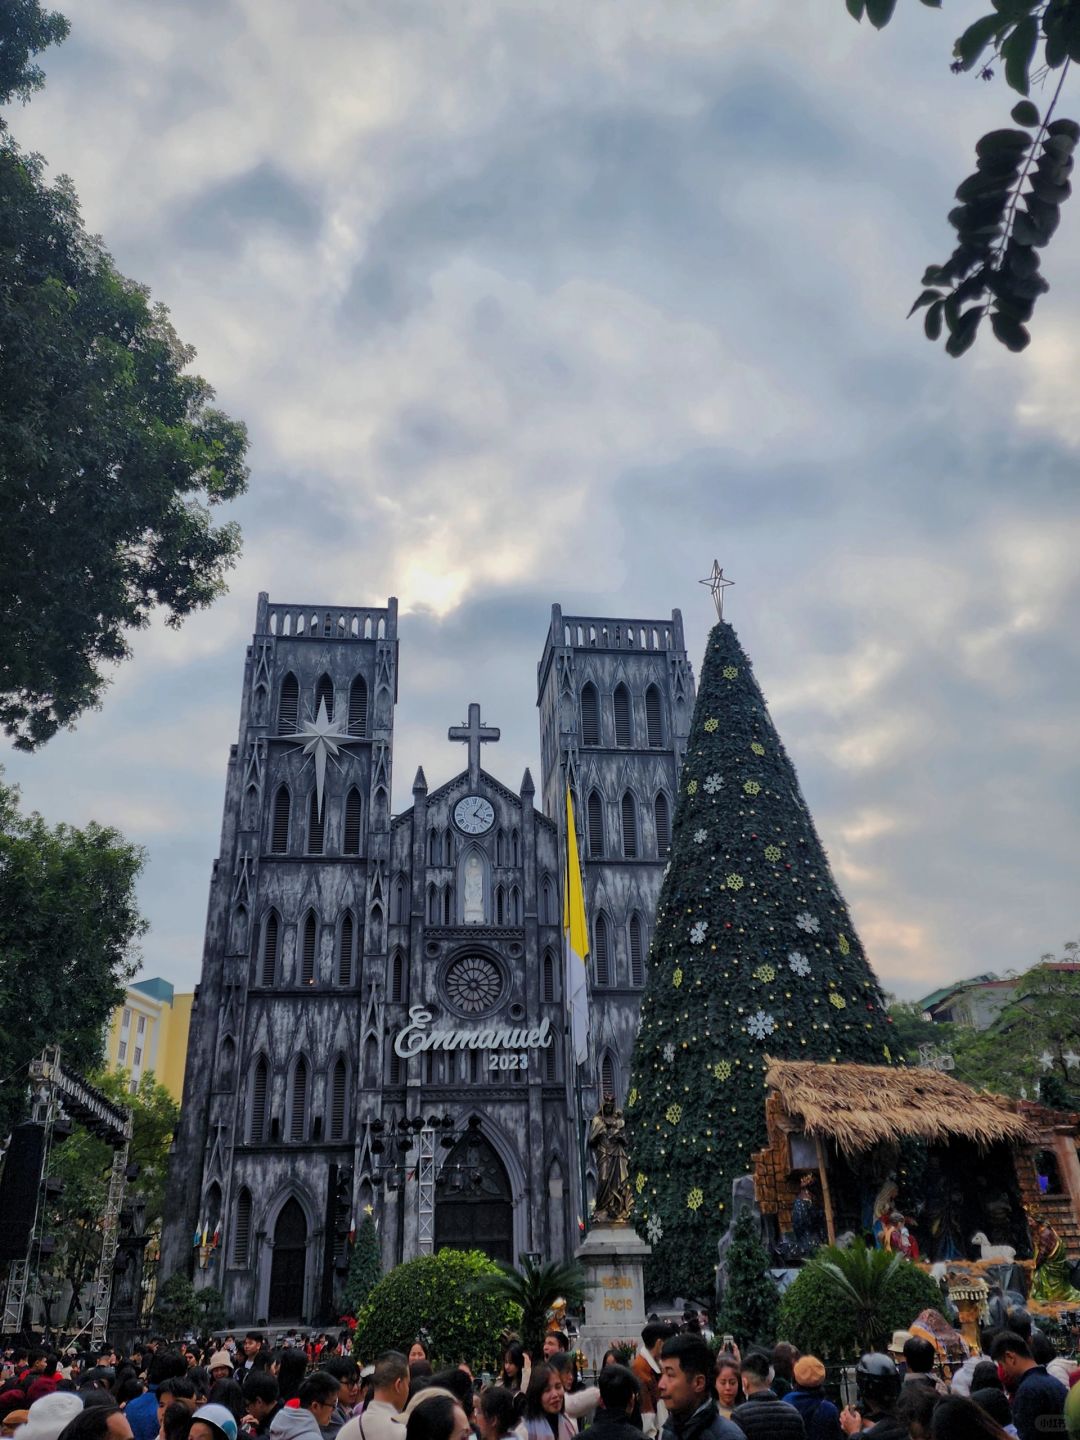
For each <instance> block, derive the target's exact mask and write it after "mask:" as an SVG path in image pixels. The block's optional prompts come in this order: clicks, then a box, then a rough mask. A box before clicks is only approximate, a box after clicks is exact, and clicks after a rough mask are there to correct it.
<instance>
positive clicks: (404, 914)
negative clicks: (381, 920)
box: [390, 875, 409, 925]
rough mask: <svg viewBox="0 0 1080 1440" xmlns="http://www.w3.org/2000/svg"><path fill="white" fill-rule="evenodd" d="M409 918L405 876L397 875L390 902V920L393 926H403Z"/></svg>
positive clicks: (407, 890) (407, 889)
mask: <svg viewBox="0 0 1080 1440" xmlns="http://www.w3.org/2000/svg"><path fill="white" fill-rule="evenodd" d="M408 918H409V888H408V886H407V885H406V884H405V876H404V875H399V876H398V877H397V879H396V880H395V881H394V894H393V898H392V899H391V902H390V919H391V921H392V922H393V923H394V924H395V925H404V924H405V923H406V921H407V920H408Z"/></svg>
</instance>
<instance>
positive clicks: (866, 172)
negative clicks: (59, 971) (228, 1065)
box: [7, 0, 1080, 995]
mask: <svg viewBox="0 0 1080 1440" xmlns="http://www.w3.org/2000/svg"><path fill="white" fill-rule="evenodd" d="M57 3H59V0H57ZM64 8H66V10H67V12H68V13H69V14H70V17H71V20H72V34H71V37H70V39H69V40H68V41H67V43H66V44H65V45H64V46H63V47H62V48H61V49H60V50H58V51H56V52H55V53H53V54H52V55H49V56H46V57H45V68H46V70H47V74H48V85H47V88H46V90H45V91H44V93H42V94H41V95H39V96H38V97H36V98H35V99H34V101H33V102H32V104H31V105H30V106H29V107H28V108H27V109H25V110H17V111H16V112H14V113H13V114H12V115H11V116H10V117H9V118H10V120H11V124H12V128H13V130H14V132H15V134H16V136H17V137H18V138H19V139H20V141H21V142H22V143H23V144H24V145H26V146H27V147H30V148H35V149H38V150H40V151H41V152H42V153H43V154H44V155H45V156H46V157H47V159H48V160H49V162H50V164H51V166H52V168H53V171H54V172H61V171H66V172H67V173H69V174H70V175H71V176H72V177H73V179H74V181H75V184H76V187H77V189H78V191H79V194H80V196H81V199H82V203H83V208H84V212H85V216H86V220H87V224H88V226H89V227H90V228H91V229H93V230H95V231H100V232H101V233H102V234H103V235H104V236H105V238H106V241H107V243H108V245H109V247H110V249H111V250H112V252H113V254H114V255H115V257H116V260H117V262H118V264H119V265H120V267H121V268H122V269H123V270H124V271H125V272H126V273H127V274H129V275H132V276H134V277H136V278H138V279H139V280H141V281H143V282H145V283H146V284H148V285H149V286H150V287H151V289H152V291H153V294H154V296H155V298H158V299H160V300H162V301H164V302H165V303H166V304H167V305H168V306H169V307H170V309H171V311H172V314H173V318H174V322H175V324H176V327H177V329H178V331H179V333H180V335H181V336H182V337H183V338H184V339H185V340H187V341H189V342H191V343H192V344H194V345H195V346H196V347H197V349H198V352H199V355H198V362H197V365H198V369H199V370H200V372H201V373H202V374H204V375H205V376H206V377H207V378H208V379H209V380H210V381H211V383H212V384H213V385H215V386H216V388H217V390H218V395H219V400H220V403H221V404H222V405H223V406H224V407H225V408H226V409H227V410H228V411H229V412H230V413H232V414H234V415H236V416H240V417H242V418H244V419H245V420H246V421H247V423H248V425H249V427H250V431H251V437H252V446H251V454H250V461H251V466H252V481H251V488H250V492H249V494H248V496H247V497H246V498H245V499H244V500H243V501H242V502H241V503H240V504H238V505H237V506H235V507H234V513H235V514H236V517H237V518H238V519H239V520H240V521H241V523H242V526H243V529H244V533H245V537H246V543H245V552H244V557H243V560H242V561H241V563H240V565H239V567H238V568H237V570H236V571H235V573H234V575H233V578H232V585H231V593H230V594H229V596H228V597H227V598H226V599H224V600H223V601H221V602H220V603H219V604H218V605H217V606H216V607H215V608H214V609H213V611H212V612H210V613H207V614H204V615H201V616H199V617H197V618H196V619H194V620H192V621H190V622H189V623H188V624H187V625H186V626H185V628H184V629H183V630H182V631H181V632H179V633H178V634H173V633H171V632H168V631H166V630H165V629H164V628H163V627H155V628H154V629H152V630H151V631H149V632H147V633H145V634H143V635H141V636H139V637H137V639H136V643H135V658H134V660H133V661H131V662H130V663H129V664H127V665H125V666H124V667H122V669H121V670H120V671H119V672H118V673H117V675H116V679H115V682H114V683H113V685H112V688H111V690H110V691H109V694H108V697H107V700H106V703H105V705H104V707H103V709H102V710H101V711H100V712H99V713H96V714H93V715H91V716H88V717H87V718H86V719H84V720H83V721H82V722H81V724H80V725H79V728H78V730H77V732H76V733H74V734H65V735H62V736H60V737H59V738H57V739H55V740H54V741H52V742H51V743H50V744H49V745H48V746H47V747H46V748H45V749H44V750H43V751H42V752H41V753H40V754H38V755H36V756H33V757H29V758H27V757H9V758H8V760H7V771H8V776H9V778H12V779H15V780H17V781H18V782H19V783H20V784H21V786H22V788H23V792H24V797H25V801H26V803H27V804H28V805H29V806H32V807H35V808H38V809H40V810H41V811H42V812H43V813H44V814H45V815H46V816H47V817H49V818H50V819H61V818H64V819H69V820H72V821H77V822H82V821H85V820H87V819H90V818H91V817H93V818H96V819H98V820H101V821H103V822H108V823H112V824H115V825H117V826H119V827H121V828H122V829H123V830H124V831H125V832H126V833H127V834H128V835H129V836H130V837H131V838H133V839H135V840H138V841H140V842H141V843H142V844H144V845H145V846H146V847H147V850H148V852H149V863H148V866H147V869H146V873H145V876H144V879H143V882H142V899H143V905H144V908H145V912H146V914H147V916H148V918H149V919H150V921H151V923H152V929H151V931H150V934H149V935H148V937H147V939H146V942H145V946H144V969H145V971H146V972H147V973H149V974H162V975H165V976H167V977H169V978H171V979H172V980H173V981H174V983H176V984H177V986H178V987H179V988H185V987H190V986H191V985H192V984H193V983H194V981H195V980H196V979H197V976H198V969H199V964H200V952H201V931H202V922H203V917H204V913H205V903H206V894H207V884H208V879H209V872H210V865H211V861H212V859H213V856H214V854H215V850H216V845H217V840H218V833H219V827H220V819H221V800H222V793H223V781H224V771H225V762H226V758H227V752H228V746H229V744H230V742H231V741H232V740H234V739H235V738H236V723H237V714H238V702H239V693H240V680H241V674H242V667H243V655H244V646H245V643H246V641H247V638H248V636H249V633H250V631H251V628H252V623H253V618H254V611H255V602H256V596H257V592H258V591H259V590H268V591H269V592H270V594H271V597H272V598H273V599H277V600H286V601H298V602H300V601H302V602H312V603H316V602H317V603H322V602H324V601H325V602H334V603H337V602H343V603H353V604H372V603H381V602H383V601H384V600H385V597H386V596H387V595H388V594H396V595H397V596H399V597H400V601H401V605H402V609H403V612H404V613H403V619H402V623H401V637H402V638H401V691H400V703H399V706H398V712H397V744H396V764H395V787H394V788H395V805H396V807H397V808H403V807H404V806H405V805H407V804H408V803H409V789H410V783H411V780H412V776H413V773H414V771H415V768H416V765H417V764H418V763H421V762H422V763H423V764H424V766H425V769H426V772H427V775H428V779H429V781H430V782H431V783H432V784H435V783H438V782H439V781H441V780H443V779H445V778H447V777H448V776H449V775H450V774H451V773H453V772H454V771H456V770H457V769H458V768H460V765H461V763H462V760H463V755H462V752H461V750H460V747H456V746H451V745H450V744H448V743H447V741H446V738H445V732H446V727H447V725H448V724H450V723H454V722H456V721H458V720H460V719H461V717H462V716H463V715H464V712H465V709H466V705H467V703H468V701H469V700H472V699H478V700H480V701H482V703H483V706H484V714H485V719H487V720H489V721H490V722H492V723H497V724H500V725H501V726H502V730H503V740H502V743H501V744H500V745H499V746H498V747H497V749H495V750H493V751H492V750H489V751H488V752H487V756H486V764H487V765H488V767H489V768H490V769H492V770H493V771H494V772H495V773H497V774H499V775H501V776H503V777H504V778H505V779H506V780H507V781H508V782H510V783H515V784H516V782H517V780H518V779H519V777H520V774H521V771H522V769H523V767H524V766H525V765H526V764H531V765H533V767H534V770H536V771H538V760H537V752H538V736H537V725H536V712H535V710H534V708H533V707H534V702H535V690H534V687H535V673H536V670H535V666H536V661H537V659H538V657H539V654H540V650H541V647H542V644H543V639H544V634H545V631H546V626H547V623H548V619H549V614H550V609H549V607H550V605H551V602H552V601H555V600H557V601H560V602H561V603H562V604H563V606H564V608H566V609H567V610H568V611H570V612H578V613H582V612H584V613H597V614H613V615H623V616H628V615H635V616H646V617H653V616H657V615H664V614H666V613H668V612H669V611H670V610H671V609H672V607H675V606H678V607H681V608H682V610H683V613H684V615H685V617H686V621H687V634H688V644H689V649H690V654H691V659H692V661H693V663H694V666H695V669H696V668H697V666H698V663H699V660H700V655H701V652H702V648H703V644H704V639H705V635H706V632H707V628H708V624H709V618H710V615H709V609H708V597H707V595H706V594H705V592H704V591H703V590H700V589H699V588H698V586H697V585H696V584H695V583H694V582H695V581H696V579H697V577H698V576H699V575H704V574H705V573H706V572H707V570H708V568H709V565H710V563H711V561H712V559H713V556H714V554H715V555H717V556H718V557H719V558H720V561H721V563H722V564H723V565H724V566H725V568H726V570H727V572H728V574H730V575H732V576H733V577H734V578H735V579H736V581H737V588H736V589H735V590H734V591H731V592H729V603H730V610H729V614H730V616H731V618H732V619H733V620H734V622H735V624H736V626H737V629H738V631H739V634H740V638H741V639H742V641H743V643H744V645H745V646H746V647H747V649H748V651H749V652H750V654H751V656H752V658H753V660H754V663H755V667H756V670H757V674H758V678H759V680H760V681H761V684H762V686H763V688H764V691H765V694H766V697H767V698H768V700H769V702H770V704H771V708H772V711H773V715H774V718H775V719H776V722H777V724H778V725H779V727H780V730H781V733H782V734H783V736H784V738H785V742H786V744H787V747H788V749H789V750H790V752H791V753H792V755H793V757H794V758H795V761H796V763H797V765H798V766H799V769H800V774H801V777H802V782H803V787H804V790H805V792H806V795H807V798H808V801H809V803H810V806H811V808H812V810H813V811H814V813H815V815H816V818H817V821H818V825H819V828H820V829H821V832H822V834H823V837H824V839H825V842H826V845H827V846H828V848H829V850H830V854H831V856H832V860H833V864H834V866H835V868H836V870H837V873H838V877H839V879H840V883H841V886H842V887H843V888H844V890H845V892H846V894H847V896H848V898H849V900H850V902H851V904H852V907H853V910H854V913H855V917H856V920H857V922H858V924H859V928H860V931H861V934H862V937H863V940H864V942H865V944H866V947H867V949H868V951H869V953H870V955H871V958H872V959H873V961H874V963H875V964H876V966H877V969H878V971H879V974H880V976H881V978H882V980H883V981H884V983H885V984H886V985H887V986H888V987H891V988H894V989H895V990H897V991H899V992H900V993H903V994H907V995H915V994H919V993H922V992H924V991H925V990H927V989H929V988H931V987H932V986H934V985H936V984H939V983H940V982H941V981H943V980H945V979H947V978H950V977H953V976H962V975H965V974H970V973H973V972H978V971H982V970H998V971H1001V970H1004V969H1007V968H1009V967H1023V966H1025V965H1027V964H1028V963H1030V962H1031V961H1032V960H1034V959H1036V958H1037V957H1038V955H1039V954H1040V953H1041V952H1043V951H1045V950H1047V949H1051V948H1054V947H1057V946H1059V945H1060V944H1061V942H1062V941H1064V940H1066V939H1068V938H1070V937H1071V936H1073V935H1074V934H1076V933H1077V930H1078V929H1080V925H1078V917H1077V907H1076V904H1075V894H1076V881H1075V867H1076V855H1077V854H1078V852H1080V820H1078V814H1077V796H1078V793H1080V790H1078V783H1077V782H1078V774H1077V771H1078V764H1077V758H1076V756H1077V751H1076V734H1077V721H1078V713H1077V712H1078V701H1080V682H1078V676H1080V666H1078V660H1080V654H1078V650H1080V640H1078V638H1077V637H1078V629H1080V627H1078V626H1077V624H1076V620H1075V618H1074V617H1075V614H1076V610H1077V601H1078V589H1080V586H1078V580H1077V564H1076V558H1075V557H1076V554H1077V549H1078V542H1080V502H1078V500H1077V485H1076V475H1075V471H1076V458H1077V447H1078V445H1080V406H1078V405H1077V402H1076V375H1077V373H1080V356H1078V354H1077V350H1078V342H1077V339H1076V337H1077V335H1078V333H1080V323H1078V322H1080V302H1078V298H1077V297H1078V296H1080V259H1078V258H1077V255H1076V249H1077V246H1076V238H1077V235H1078V233H1080V231H1078V224H1080V220H1078V217H1077V215H1076V214H1075V213H1072V214H1070V213H1068V209H1066V218H1065V221H1064V223H1063V225H1062V227H1061V230H1060V231H1059V234H1058V236H1057V238H1056V240H1055V243H1054V245H1053V246H1052V247H1051V250H1050V252H1049V255H1048V257H1047V262H1046V273H1047V274H1048V277H1049V278H1050V280H1051V283H1052V286H1053V289H1052V291H1051V295H1050V296H1049V297H1048V299H1047V300H1044V301H1043V302H1042V306H1041V311H1040V312H1039V313H1037V316H1036V322H1035V335H1036V338H1035V341H1034V343H1033V344H1032V346H1031V348H1030V350H1029V351H1028V352H1027V353H1026V354H1025V355H1023V356H1020V357H1016V356H1011V355H1008V354H1007V353H1006V352H1004V351H1003V350H1001V349H1000V348H999V347H997V346H991V344H990V343H989V339H987V341H986V342H985V343H984V342H980V344H979V345H978V346H977V347H976V350H975V351H974V352H971V353H969V355H968V357H967V358H966V359H965V360H963V361H960V362H956V361H951V360H949V359H947V358H946V357H945V356H944V354H943V352H942V350H941V349H940V347H933V346H930V345H929V344H927V343H926V342H925V341H924V340H922V339H921V333H920V331H919V329H918V328H917V322H916V321H910V322H906V321H905V319H904V314H905V311H906V309H907V307H908V305H909V304H910V301H911V299H912V298H913V296H914V294H915V293H916V292H917V289H918V280H919V277H920V275H921V273H922V270H923V268H924V266H925V265H926V264H927V263H929V262H931V261H934V260H940V259H943V258H944V257H945V255H946V254H947V253H948V249H949V236H950V234H951V232H950V231H948V229H947V227H946V224H945V215H946V213H947V211H948V209H949V206H950V196H951V193H952V190H953V188H954V187H955V185H956V184H957V183H958V182H959V181H960V180H961V179H962V178H963V176H964V175H965V174H966V173H967V170H968V169H969V168H970V156H971V151H972V147H973V144H974V141H975V139H976V138H977V136H978V135H979V134H980V133H982V130H984V129H987V128H990V127H991V126H992V125H994V124H998V123H1002V122H1003V121H1004V118H1005V115H1006V113H1007V110H1008V108H1009V99H1008V95H1007V93H1006V92H1005V91H1004V90H1003V88H1002V87H1001V86H1000V85H999V84H996V83H995V84H993V85H984V84H982V83H980V82H979V81H977V80H976V79H974V78H973V77H963V78H957V77H954V76H952V75H950V73H949V70H948V60H949V50H950V42H951V37H952V36H954V35H955V34H956V33H958V31H959V30H960V29H961V28H962V26H963V25H964V24H965V23H967V19H969V18H971V17H973V16H974V15H977V14H979V13H981V12H982V11H983V10H985V9H986V8H987V7H986V5H985V3H984V0H974V3H969V0H954V3H950V4H949V5H948V6H946V7H945V11H944V13H942V12H937V11H933V10H928V9H926V8H924V7H923V6H921V5H918V4H916V3H915V0H901V3H900V5H899V10H900V12H901V13H900V16H899V18H898V20H897V21H896V22H895V23H894V24H893V26H891V27H890V28H889V29H888V30H886V31H885V32H883V34H881V35H879V34H877V33H875V32H873V31H872V30H870V29H869V28H868V27H867V26H865V25H864V26H861V27H860V26H857V25H856V24H854V22H852V21H851V20H850V19H849V18H848V17H847V15H846V12H845V10H844V5H843V0H813V3H801V4H798V3H793V0H367V3H364V0H337V3H335V0H306V3H305V4H303V5H297V4H295V3H293V0H153V3H152V4H148V3H146V0H69V4H68V5H67V6H66V7H64ZM1035 98H1036V99H1038V98H1039V96H1038V95H1036V96H1035Z"/></svg>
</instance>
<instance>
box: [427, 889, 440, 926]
mask: <svg viewBox="0 0 1080 1440" xmlns="http://www.w3.org/2000/svg"><path fill="white" fill-rule="evenodd" d="M427 918H428V924H429V925H437V924H438V923H439V892H438V890H437V889H436V888H435V886H434V885H429V886H428V887H427Z"/></svg>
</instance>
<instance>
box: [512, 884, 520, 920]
mask: <svg viewBox="0 0 1080 1440" xmlns="http://www.w3.org/2000/svg"><path fill="white" fill-rule="evenodd" d="M510 924H511V925H520V924H521V891H520V890H519V889H518V887H517V886H516V885H514V886H512V887H511V889H510Z"/></svg>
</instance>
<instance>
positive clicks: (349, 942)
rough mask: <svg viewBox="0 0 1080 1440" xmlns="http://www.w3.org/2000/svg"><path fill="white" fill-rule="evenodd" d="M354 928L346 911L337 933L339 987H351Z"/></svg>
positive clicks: (350, 913)
mask: <svg viewBox="0 0 1080 1440" xmlns="http://www.w3.org/2000/svg"><path fill="white" fill-rule="evenodd" d="M355 933H356V927H355V925H354V924H353V917H352V912H351V911H349V910H346V912H345V914H344V915H343V916H342V917H341V929H340V931H339V932H338V961H337V979H338V984H339V985H351V984H352V977H353V936H354V934H355Z"/></svg>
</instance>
